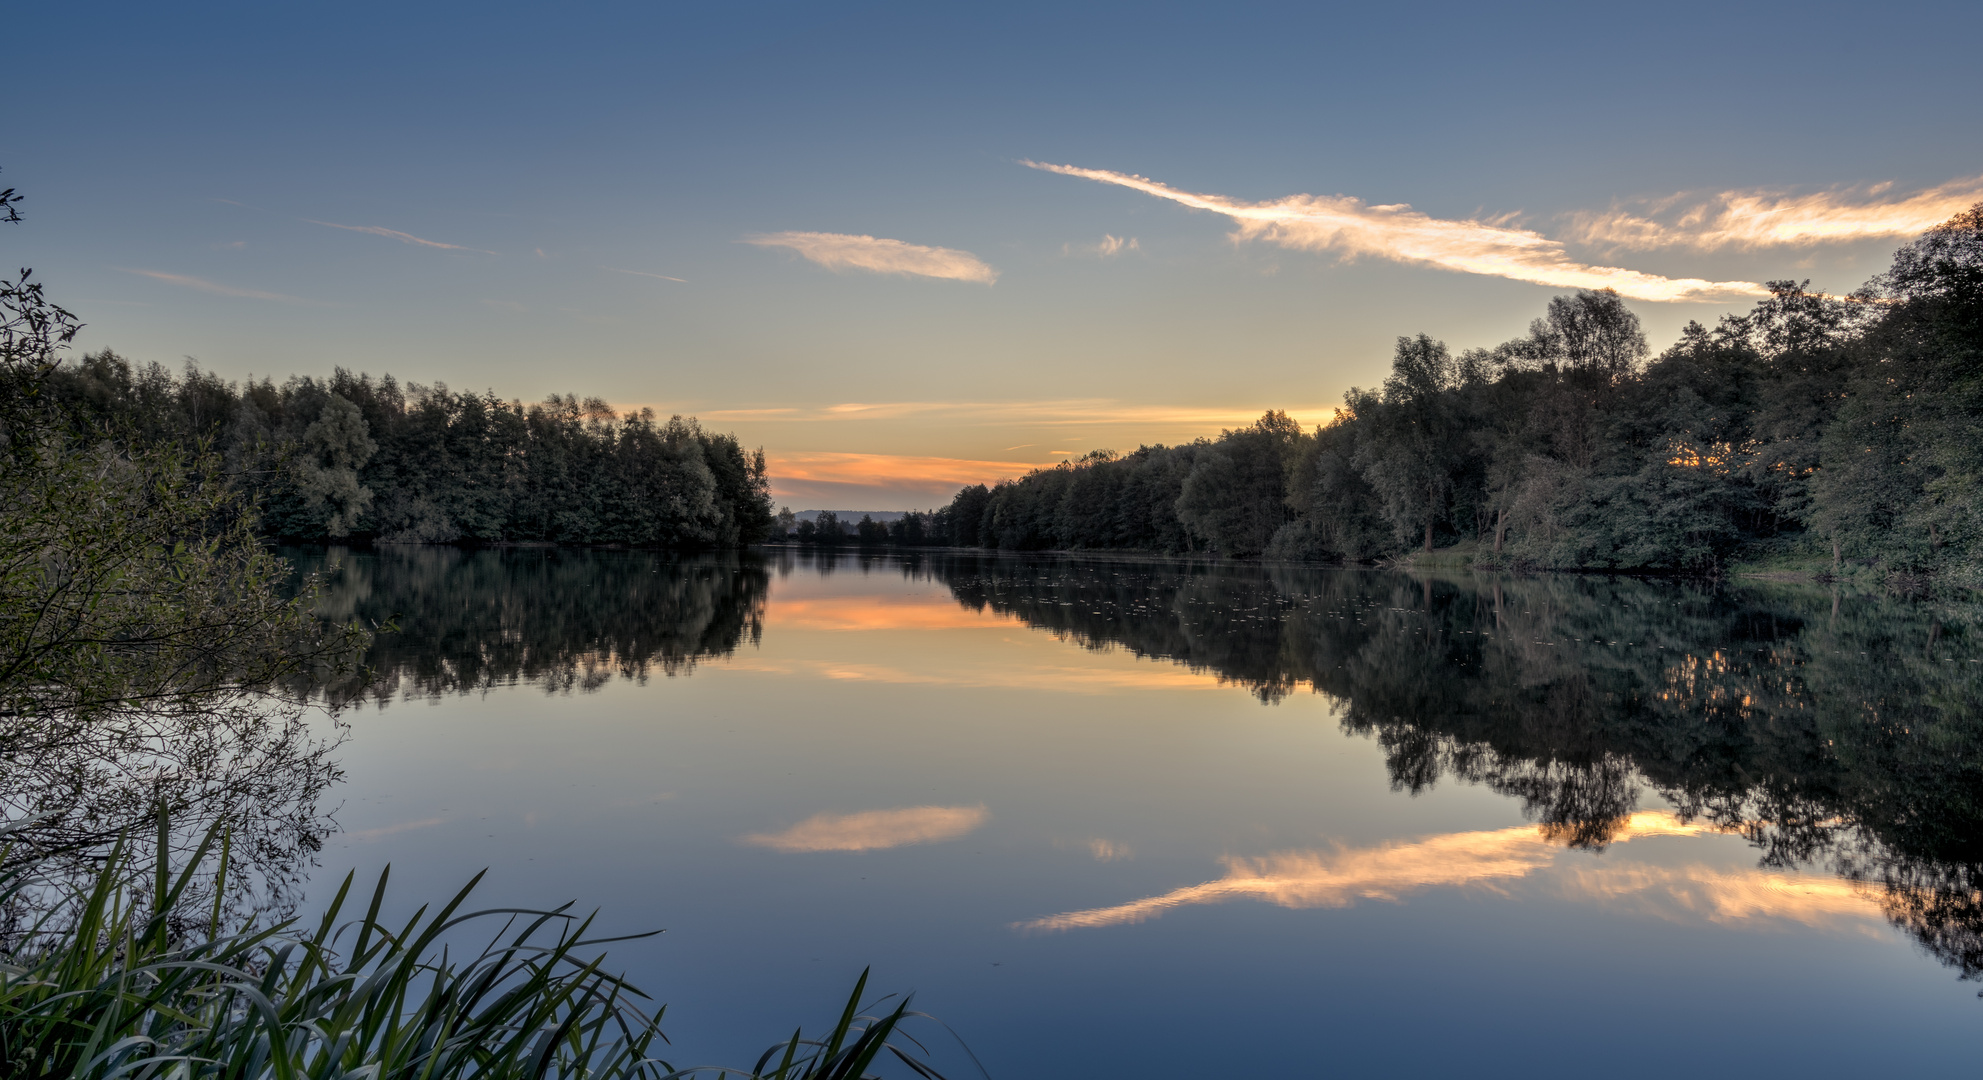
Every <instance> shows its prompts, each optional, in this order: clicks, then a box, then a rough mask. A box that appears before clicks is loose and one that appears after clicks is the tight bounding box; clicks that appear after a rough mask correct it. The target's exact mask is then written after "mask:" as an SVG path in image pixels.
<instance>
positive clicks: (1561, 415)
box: [903, 204, 1983, 584]
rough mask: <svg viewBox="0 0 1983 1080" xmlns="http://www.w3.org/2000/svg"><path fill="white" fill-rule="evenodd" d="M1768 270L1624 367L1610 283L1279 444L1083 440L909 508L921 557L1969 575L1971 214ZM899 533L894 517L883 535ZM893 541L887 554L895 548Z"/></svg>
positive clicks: (1275, 432) (1623, 334) (1977, 220)
mask: <svg viewBox="0 0 1983 1080" xmlns="http://www.w3.org/2000/svg"><path fill="white" fill-rule="evenodd" d="M1808 285H1809V283H1808V282H1805V283H1802V284H1800V283H1797V282H1793V281H1775V282H1771V283H1770V284H1769V286H1768V287H1769V291H1770V295H1769V296H1768V298H1766V299H1764V300H1762V301H1760V302H1759V303H1757V304H1756V305H1755V307H1754V309H1753V310H1751V311H1749V312H1748V313H1747V314H1743V315H1731V316H1726V317H1724V318H1722V319H1721V320H1720V321H1719V322H1718V323H1717V324H1716V325H1714V326H1703V325H1701V324H1699V323H1690V324H1689V325H1688V326H1687V327H1686V329H1685V331H1684V332H1683V333H1682V335H1681V337H1680V340H1679V341H1677V342H1674V343H1673V344H1672V345H1671V346H1670V347H1668V348H1667V349H1666V350H1665V351H1664V352H1662V353H1660V354H1658V355H1657V356H1651V355H1650V353H1651V350H1650V349H1649V347H1648V344H1647V341H1646V336H1645V333H1644V331H1643V330H1642V328H1641V326H1640V323H1639V319H1638V317H1637V316H1636V315H1635V314H1633V313H1632V312H1631V311H1630V310H1629V309H1628V308H1626V306H1625V305H1624V304H1623V303H1622V302H1621V301H1620V299H1619V298H1618V296H1617V295H1616V294H1615V293H1612V292H1610V291H1608V290H1607V291H1604V292H1588V291H1586V292H1579V293H1577V294H1575V295H1570V296H1559V297H1556V298H1555V299H1553V300H1551V301H1550V303H1549V305H1548V309H1547V311H1546V312H1544V314H1543V315H1542V317H1540V318H1538V319H1536V320H1535V321H1534V322H1533V323H1532V324H1531V326H1530V329H1529V332H1528V334H1527V335H1526V336H1524V337H1521V338H1518V339H1516V340H1513V341H1509V342H1505V343H1503V344H1500V345H1497V346H1493V347H1488V348H1470V349H1465V350H1463V351H1461V352H1459V353H1458V354H1457V355H1456V354H1455V353H1454V352H1453V351H1452V350H1451V349H1449V348H1448V347H1447V345H1446V344H1445V343H1444V342H1440V341H1435V340H1433V339H1432V338H1430V337H1428V336H1426V335H1423V334H1420V335H1417V336H1414V337H1401V338H1399V339H1398V342H1397V351H1396V355H1395V358H1394V360H1393V368H1392V374H1391V376H1390V377H1389V378H1388V379H1386V380H1385V382H1384V384H1383V386H1381V387H1379V388H1374V389H1361V388H1357V389H1351V390H1350V391H1349V392H1348V393H1347V394H1346V395H1345V396H1344V402H1343V405H1342V406H1341V407H1340V408H1339V409H1337V411H1336V415H1335V418H1334V419H1333V420H1332V421H1330V422H1329V423H1327V424H1324V425H1322V426H1320V427H1318V428H1317V429H1316V430H1314V431H1304V430H1302V429H1301V427H1300V426H1299V425H1297V424H1295V423H1294V422H1292V421H1291V420H1289V419H1288V418H1287V416H1286V415H1285V414H1283V413H1280V412H1269V413H1267V414H1266V415H1265V416H1263V417H1262V418H1261V419H1260V421H1259V422H1258V423H1256V424H1254V425H1252V426H1251V427H1247V428H1243V429H1240V430H1237V431H1226V432H1224V433H1222V434H1221V435H1220V436H1219V437H1218V438H1216V439H1200V440H1198V441H1196V442H1193V443H1190V444H1188V445H1182V446H1142V447H1138V448H1137V449H1136V450H1135V451H1133V452H1130V453H1127V454H1116V453H1114V452H1112V451H1107V450H1098V451H1095V452H1093V453H1091V454H1088V455H1087V456H1085V457H1082V458H1079V459H1077V460H1073V461H1069V462H1064V463H1062V464H1060V465H1057V466H1055V467H1053V468H1046V469H1039V470H1036V471H1034V472H1032V473H1030V474H1028V475H1027V476H1024V477H1022V478H1019V479H1017V480H1011V481H1007V482H1004V483H1000V484H998V485H996V486H994V487H989V488H987V487H985V486H983V485H977V486H972V487H967V488H964V489H963V490H961V491H959V492H958V493H957V495H956V497H955V498H954V499H953V500H952V501H951V503H950V505H949V506H948V507H946V508H944V509H942V510H939V511H936V512H934V513H931V514H924V515H917V516H916V517H917V519H918V520H917V521H916V523H915V528H916V530H917V532H918V533H919V534H920V535H921V536H922V537H923V538H924V539H923V541H922V542H923V543H945V544H950V545H958V546H967V547H970V546H975V547H986V548H998V549H1005V550H1021V551H1024V550H1047V549H1061V550H1073V549H1118V550H1121V549H1132V550H1144V551H1156V552H1167V553H1187V552H1202V553H1213V554H1218V555H1222V556H1229V557H1249V556H1265V557H1267V558H1270V559H1275V560H1289V561H1326V562H1374V561H1380V560H1387V559H1395V558H1400V557H1412V556H1413V553H1414V552H1428V551H1435V550H1437V549H1441V548H1455V547H1457V548H1458V550H1459V552H1460V553H1461V554H1462V555H1463V556H1464V558H1465V559H1466V560H1467V561H1470V562H1471V563H1472V564H1474V565H1482V566H1502V567H1510V568H1533V569H1595V570H1639V571H1667V572H1674V571H1678V572H1693V573H1716V572H1720V571H1722V570H1725V569H1727V568H1728V567H1730V566H1731V565H1734V564H1738V563H1747V564H1752V565H1753V564H1758V563H1761V564H1770V563H1775V564H1777V565H1784V566H1792V565H1801V566H1804V567H1809V568H1812V569H1817V570H1819V572H1821V573H1830V574H1853V573H1867V572H1870V573H1876V574H1882V575H1887V576H1896V575H1898V576H1902V577H1916V578H1920V577H1927V576H1935V577H1939V578H1942V579H1944V580H1959V581H1967V582H1969V583H1971V584H1974V583H1976V582H1977V581H1978V580H1979V579H1978V573H1979V571H1978V567H1979V563H1983V498H1979V496H1983V204H1979V205H1978V206H1977V207H1975V208H1972V209H1971V210H1969V211H1967V212H1965V213H1963V214H1960V215H1958V216H1957V217H1955V218H1953V219H1951V220H1950V221H1948V222H1946V223H1944V224H1942V225H1940V226H1938V227H1936V228H1935V229H1933V230H1931V231H1930V232H1929V233H1927V234H1926V235H1924V236H1923V237H1921V238H1920V239H1918V240H1917V241H1915V242H1914V243H1912V244H1909V245H1908V246H1906V247H1904V248H1902V249H1901V250H1900V251H1899V252H1898V253H1896V255H1895V257H1894V260H1893V263H1892V267H1891V269H1890V270H1889V271H1888V272H1887V273H1885V274H1883V275H1880V276H1879V277H1877V278H1875V279H1874V280H1873V281H1871V282H1869V283H1867V284H1866V285H1865V286H1864V287H1862V288H1861V289H1859V290H1858V291H1856V292H1854V293H1852V294H1850V295H1846V296H1836V295H1827V294H1823V293H1816V292H1812V291H1810V290H1809V288H1808ZM903 527H904V528H905V529H906V528H908V526H907V525H904V526H903ZM904 541H907V538H906V537H904Z"/></svg>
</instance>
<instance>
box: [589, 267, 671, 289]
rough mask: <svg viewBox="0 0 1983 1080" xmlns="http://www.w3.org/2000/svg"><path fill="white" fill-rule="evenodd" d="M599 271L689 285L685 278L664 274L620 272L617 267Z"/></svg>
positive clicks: (634, 271) (637, 271)
mask: <svg viewBox="0 0 1983 1080" xmlns="http://www.w3.org/2000/svg"><path fill="white" fill-rule="evenodd" d="M599 269H601V270H611V271H612V272H613V273H615V274H632V275H633V276H634V277H651V278H656V279H658V280H661V281H674V282H679V283H681V284H683V285H687V284H688V283H689V279H687V278H678V277H669V276H668V275H666V274H650V273H648V272H647V271H645V270H622V269H620V268H619V267H617V266H602V267H600V268H599Z"/></svg>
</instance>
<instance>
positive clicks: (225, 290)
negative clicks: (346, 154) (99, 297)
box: [112, 266, 310, 304]
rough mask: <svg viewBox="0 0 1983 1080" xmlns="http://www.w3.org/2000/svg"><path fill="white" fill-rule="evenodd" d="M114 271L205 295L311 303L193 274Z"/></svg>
mask: <svg viewBox="0 0 1983 1080" xmlns="http://www.w3.org/2000/svg"><path fill="white" fill-rule="evenodd" d="M112 269H114V270H118V271H121V272H123V273H126V274H137V275H140V276H142V277H148V278H151V279H152V280H154V281H163V282H165V283H166V284H168V285H177V286H179V287H181V288H186V289H198V290H199V291H201V292H203V293H212V294H214V295H215V296H238V297H241V298H243V299H247V300H281V301H283V302H285V303H291V304H307V303H310V301H308V300H305V299H303V298H302V297H298V296H288V295H285V294H283V293H272V292H263V291H262V290H260V289H242V288H237V287H235V286H233V285H222V284H221V283H220V282H218V281H208V280H207V279H205V278H199V277H194V276H193V275H191V274H168V273H166V272H165V271H163V270H133V269H131V268H130V267H125V266H117V267H112Z"/></svg>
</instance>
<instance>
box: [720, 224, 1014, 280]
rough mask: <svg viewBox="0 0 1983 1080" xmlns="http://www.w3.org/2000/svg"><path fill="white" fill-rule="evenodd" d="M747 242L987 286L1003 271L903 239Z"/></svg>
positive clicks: (782, 236)
mask: <svg viewBox="0 0 1983 1080" xmlns="http://www.w3.org/2000/svg"><path fill="white" fill-rule="evenodd" d="M743 242H744V243H746V244H755V245H757V246H758V247H781V248H789V249H790V250H792V251H794V252H797V253H798V255H799V257H800V258H803V259H805V260H807V261H809V262H815V263H818V264H819V265H821V266H824V267H826V268H827V269H828V270H835V271H838V270H867V271H870V272H872V273H876V274H906V275H909V276H911V277H930V278H943V279H947V280H950V281H975V282H981V283H983V284H986V285H990V284H991V283H993V282H995V281H997V280H998V271H996V270H994V269H992V268H991V267H990V266H988V265H986V264H985V261H984V260H983V259H980V258H978V257H977V256H976V255H973V254H971V253H970V252H968V251H959V250H957V249H956V248H944V247H925V246H923V245H922V244H911V243H906V242H904V241H901V240H889V239H885V238H880V237H874V236H854V235H851V234H848V233H823V232H777V233H759V234H757V235H754V236H746V237H744V239H743Z"/></svg>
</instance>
